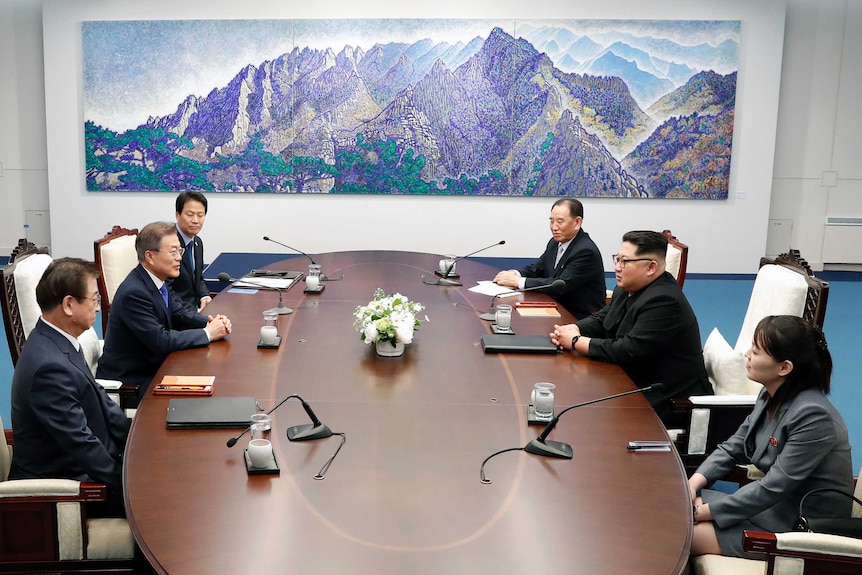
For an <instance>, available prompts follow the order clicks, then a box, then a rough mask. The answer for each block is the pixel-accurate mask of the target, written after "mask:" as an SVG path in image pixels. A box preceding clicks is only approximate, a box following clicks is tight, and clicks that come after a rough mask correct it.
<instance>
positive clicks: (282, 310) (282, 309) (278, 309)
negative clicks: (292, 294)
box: [264, 304, 293, 315]
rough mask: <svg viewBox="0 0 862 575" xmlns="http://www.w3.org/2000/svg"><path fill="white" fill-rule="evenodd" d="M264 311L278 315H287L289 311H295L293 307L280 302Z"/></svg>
mask: <svg viewBox="0 0 862 575" xmlns="http://www.w3.org/2000/svg"><path fill="white" fill-rule="evenodd" d="M264 313H277V314H278V315H287V314H289V313H293V308H290V307H287V306H286V305H281V304H280V305H277V306H275V307H272V308H269V309H268V310H266V312H264Z"/></svg>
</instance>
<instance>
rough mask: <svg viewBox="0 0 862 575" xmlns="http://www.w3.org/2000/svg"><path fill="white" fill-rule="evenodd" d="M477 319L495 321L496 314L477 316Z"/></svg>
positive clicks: (490, 312) (487, 313) (488, 313)
mask: <svg viewBox="0 0 862 575" xmlns="http://www.w3.org/2000/svg"><path fill="white" fill-rule="evenodd" d="M479 319H484V320H485V321H495V320H496V319H497V314H496V313H494V312H492V311H489V312H485V313H483V314H480V315H479Z"/></svg>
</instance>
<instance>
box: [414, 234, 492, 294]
mask: <svg viewBox="0 0 862 575" xmlns="http://www.w3.org/2000/svg"><path fill="white" fill-rule="evenodd" d="M505 243H506V240H500V241H499V242H497V243H494V244H491V245H490V246H485V247H484V248H480V249H478V250H476V251H475V252H471V253H469V254H467V255H466V256H461V257H458V258H455V259H454V260H452V261H451V262H449V265H448V266H446V270H445V271H443V272H442V274H441V275H442V277H440V278H438V279H437V281H435V282H434V283H430V284H428V285H438V286H461V285H464V284H462V283H461V282H459V281H458V280H456V279H451V278H450V277H449V276H451V275H452V270H453V269H455V264H456V263H458V262H460V261H461V260H463V259H464V258H469V257H470V256H473V255H476V254H478V253H479V252H484V251H485V250H489V249H491V248H493V247H494V246H502V245H503V244H505ZM422 279H423V283H428V282H424V279H425V276H422Z"/></svg>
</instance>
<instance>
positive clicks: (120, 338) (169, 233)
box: [96, 222, 231, 404]
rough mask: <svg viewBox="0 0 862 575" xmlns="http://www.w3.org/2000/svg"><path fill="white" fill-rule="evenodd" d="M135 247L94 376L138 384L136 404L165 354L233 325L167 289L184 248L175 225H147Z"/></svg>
mask: <svg viewBox="0 0 862 575" xmlns="http://www.w3.org/2000/svg"><path fill="white" fill-rule="evenodd" d="M135 250H136V251H137V253H138V262H139V263H138V266H137V267H136V268H134V269H133V270H132V271H131V272H129V275H128V276H126V279H125V280H123V283H121V284H120V287H119V288H117V293H116V295H115V296H114V303H113V304H112V305H111V315H110V317H109V318H108V330H107V332H106V333H105V351H104V353H102V357H101V359H100V360H99V368H98V370H97V371H96V375H97V377H101V378H106V379H117V380H120V381H122V382H123V383H127V384H136V385H137V386H138V402H139V401H140V398H141V397H143V395H144V393H146V390H147V388H148V387H149V385H150V382H151V381H152V379H153V376H155V375H156V372H157V371H158V370H159V367H160V366H161V365H162V362H163V361H164V360H165V358H166V357H167V356H168V354H169V353H171V352H172V351H177V350H180V349H188V348H192V347H201V346H205V345H209V343H210V342H211V341H216V340H219V339H221V338H223V337H224V336H226V335H227V334H229V333H230V330H231V323H230V320H229V319H228V318H227V317H225V316H223V315H217V316H215V317H213V316H207V317H204V316H202V315H200V314H199V313H197V311H196V310H195V309H194V308H191V307H189V306H187V305H184V304H182V303H181V302H180V301H179V299H177V298H176V297H173V296H172V294H171V293H170V290H168V286H167V284H166V283H165V280H166V279H168V278H175V277H177V276H178V275H179V273H180V265H181V262H182V257H183V252H184V251H185V250H184V248H183V247H182V245H180V240H179V238H178V237H177V234H176V228H175V226H174V224H172V223H169V222H154V223H151V224H147V225H146V226H144V227H143V229H141V231H140V232H139V233H138V236H137V238H136V239H135ZM133 403H135V404H137V402H133Z"/></svg>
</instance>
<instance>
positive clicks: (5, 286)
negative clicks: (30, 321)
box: [0, 239, 48, 366]
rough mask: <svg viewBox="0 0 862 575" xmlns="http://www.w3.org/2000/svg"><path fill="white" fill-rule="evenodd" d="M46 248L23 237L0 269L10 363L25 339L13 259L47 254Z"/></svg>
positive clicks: (1, 305)
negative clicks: (4, 265)
mask: <svg viewBox="0 0 862 575" xmlns="http://www.w3.org/2000/svg"><path fill="white" fill-rule="evenodd" d="M47 253H48V250H47V248H40V247H38V246H36V244H34V243H33V242H28V241H27V240H25V239H21V240H18V245H17V246H16V247H15V249H13V250H12V255H11V256H10V257H9V264H8V265H7V266H6V267H4V268H3V269H0V280H2V288H0V308H2V314H3V325H4V327H5V328H6V342H7V343H8V344H9V355H10V356H11V357H12V365H13V366H14V365H15V364H17V363H18V357H19V356H20V355H21V348H22V347H24V342H25V341H26V340H27V337H26V335H25V334H24V325H23V323H22V322H21V312H20V310H19V307H18V292H17V291H16V290H15V277H14V269H15V268H14V266H15V261H16V260H19V259H21V258H23V257H24V256H28V255H31V254H47Z"/></svg>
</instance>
